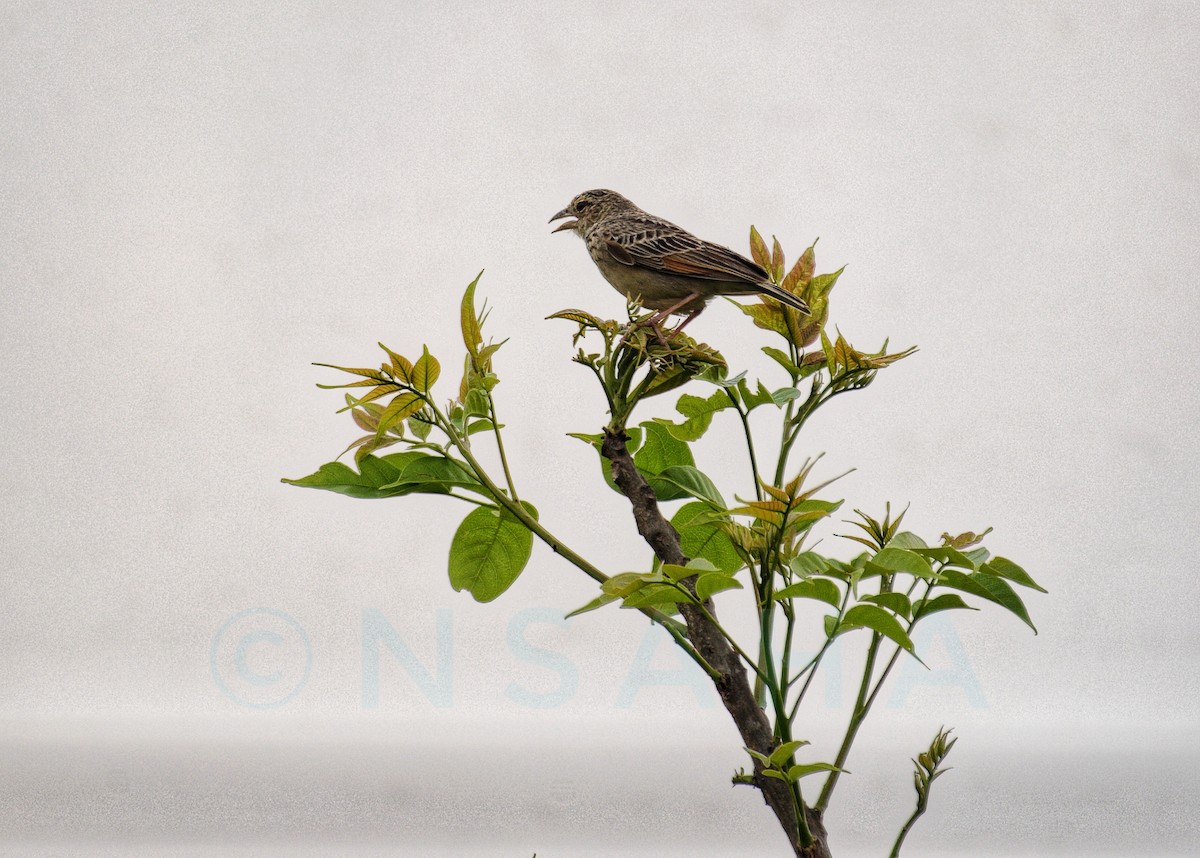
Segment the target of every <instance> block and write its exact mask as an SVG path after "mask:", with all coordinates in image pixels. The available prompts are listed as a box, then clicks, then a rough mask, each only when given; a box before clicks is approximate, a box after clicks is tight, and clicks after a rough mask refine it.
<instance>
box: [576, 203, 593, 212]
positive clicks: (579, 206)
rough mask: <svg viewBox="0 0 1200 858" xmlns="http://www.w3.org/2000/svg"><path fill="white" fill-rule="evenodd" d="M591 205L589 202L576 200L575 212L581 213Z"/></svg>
mask: <svg viewBox="0 0 1200 858" xmlns="http://www.w3.org/2000/svg"><path fill="white" fill-rule="evenodd" d="M591 204H592V201H591V200H576V202H575V211H577V212H581V211H583V210H584V209H586V208H587V207H588V206H590V205H591Z"/></svg>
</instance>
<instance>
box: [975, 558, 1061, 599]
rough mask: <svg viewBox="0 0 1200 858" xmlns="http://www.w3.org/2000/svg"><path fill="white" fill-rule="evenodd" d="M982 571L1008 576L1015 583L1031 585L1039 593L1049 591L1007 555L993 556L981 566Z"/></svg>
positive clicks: (1003, 576) (998, 575)
mask: <svg viewBox="0 0 1200 858" xmlns="http://www.w3.org/2000/svg"><path fill="white" fill-rule="evenodd" d="M980 571H982V572H987V573H989V574H991V575H995V576H997V577H999V578H1007V579H1008V580H1009V581H1012V582H1013V583H1015V584H1020V585H1021V586H1022V587H1029V588H1031V589H1034V590H1037V591H1038V592H1039V593H1046V592H1049V591H1048V590H1046V589H1045V588H1044V587H1042V586H1041V585H1039V584H1038V583H1037V582H1036V581H1034V580H1033V579H1032V578H1030V577H1029V573H1027V572H1026V571H1025V570H1024V569H1022V568H1021V567H1020V566H1018V565H1017V564H1016V563H1013V562H1012V561H1011V560H1009V559H1008V558H1007V557H993V558H992V559H991V560H988V561H987V562H985V563H984V564H983V565H982V566H981V567H980Z"/></svg>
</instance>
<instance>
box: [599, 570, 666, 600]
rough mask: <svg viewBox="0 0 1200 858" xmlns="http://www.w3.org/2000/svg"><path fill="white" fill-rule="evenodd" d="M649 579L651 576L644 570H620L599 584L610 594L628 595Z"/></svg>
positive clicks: (651, 578)
mask: <svg viewBox="0 0 1200 858" xmlns="http://www.w3.org/2000/svg"><path fill="white" fill-rule="evenodd" d="M651 580H653V576H652V575H649V574H648V573H646V572H621V573H620V574H618V575H614V576H612V577H611V578H609V579H608V580H607V581H605V582H604V583H603V584H601V585H600V589H601V590H602V591H603V592H605V593H608V594H609V595H611V596H628V595H629V594H630V593H632V592H634V591H635V590H640V589H641V588H642V587H644V586H645V585H646V584H647V583H648V582H649V581H651Z"/></svg>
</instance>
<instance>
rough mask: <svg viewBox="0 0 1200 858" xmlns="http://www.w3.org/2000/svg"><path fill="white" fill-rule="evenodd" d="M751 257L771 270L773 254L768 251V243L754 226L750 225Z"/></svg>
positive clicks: (765, 269) (763, 267)
mask: <svg viewBox="0 0 1200 858" xmlns="http://www.w3.org/2000/svg"><path fill="white" fill-rule="evenodd" d="M750 258H751V259H753V260H754V261H755V262H756V263H758V264H759V265H760V266H761V267H762V269H763V270H764V271H768V272H769V271H770V270H771V254H770V253H768V252H767V243H766V242H765V241H763V237H762V236H761V235H759V234H758V230H757V229H755V228H754V227H753V226H751V227H750Z"/></svg>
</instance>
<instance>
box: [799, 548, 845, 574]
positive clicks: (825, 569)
mask: <svg viewBox="0 0 1200 858" xmlns="http://www.w3.org/2000/svg"><path fill="white" fill-rule="evenodd" d="M788 566H789V567H791V570H792V572H794V573H795V574H797V575H801V576H804V577H808V576H809V575H829V574H831V569H832V567H831V566H830V564H829V560H828V559H827V558H825V557H822V556H821V555H820V554H817V553H816V552H815V551H803V552H801V553H800V554H797V555H796V556H795V557H793V558H792V559H791V560H790V561H789V562H788ZM838 577H843V576H841V575H839V576H838Z"/></svg>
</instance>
